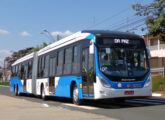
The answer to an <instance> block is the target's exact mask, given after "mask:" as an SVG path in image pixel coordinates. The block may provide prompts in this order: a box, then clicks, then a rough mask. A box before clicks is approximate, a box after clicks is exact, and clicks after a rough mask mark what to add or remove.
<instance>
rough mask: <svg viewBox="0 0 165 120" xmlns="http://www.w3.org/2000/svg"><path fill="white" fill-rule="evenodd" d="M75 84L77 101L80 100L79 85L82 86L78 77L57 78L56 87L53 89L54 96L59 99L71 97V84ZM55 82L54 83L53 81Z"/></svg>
mask: <svg viewBox="0 0 165 120" xmlns="http://www.w3.org/2000/svg"><path fill="white" fill-rule="evenodd" d="M73 81H74V82H75V83H76V85H77V88H78V90H79V99H82V98H83V96H82V89H81V88H80V84H82V77H79V76H62V77H60V78H59V81H58V85H57V86H56V88H55V96H59V97H68V98H70V97H71V92H70V90H71V83H72V82H73ZM55 82H56V81H55Z"/></svg>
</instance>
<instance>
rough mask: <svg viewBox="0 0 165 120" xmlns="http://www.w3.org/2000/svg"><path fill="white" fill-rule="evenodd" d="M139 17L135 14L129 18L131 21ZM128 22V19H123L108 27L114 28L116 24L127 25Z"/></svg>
mask: <svg viewBox="0 0 165 120" xmlns="http://www.w3.org/2000/svg"><path fill="white" fill-rule="evenodd" d="M137 18H139V16H137V17H135V16H131V19H129V21H133V20H134V19H136V20H137ZM125 24H126V21H123V20H120V21H118V22H115V23H114V24H112V25H110V26H108V28H114V27H116V26H119V27H120V26H121V25H125Z"/></svg>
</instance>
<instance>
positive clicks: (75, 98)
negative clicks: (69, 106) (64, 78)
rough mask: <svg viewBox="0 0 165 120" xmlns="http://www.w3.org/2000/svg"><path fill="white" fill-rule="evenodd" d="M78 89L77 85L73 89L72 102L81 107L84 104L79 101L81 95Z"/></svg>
mask: <svg viewBox="0 0 165 120" xmlns="http://www.w3.org/2000/svg"><path fill="white" fill-rule="evenodd" d="M78 92H79V91H78V88H77V86H76V84H74V85H73V89H72V101H73V103H74V104H76V105H81V104H82V100H80V99H79V96H78V95H79V93H78Z"/></svg>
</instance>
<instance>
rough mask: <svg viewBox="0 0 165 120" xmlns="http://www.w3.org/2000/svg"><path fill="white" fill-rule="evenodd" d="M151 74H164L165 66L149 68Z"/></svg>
mask: <svg viewBox="0 0 165 120" xmlns="http://www.w3.org/2000/svg"><path fill="white" fill-rule="evenodd" d="M151 75H152V76H156V75H162V76H165V67H162V68H151Z"/></svg>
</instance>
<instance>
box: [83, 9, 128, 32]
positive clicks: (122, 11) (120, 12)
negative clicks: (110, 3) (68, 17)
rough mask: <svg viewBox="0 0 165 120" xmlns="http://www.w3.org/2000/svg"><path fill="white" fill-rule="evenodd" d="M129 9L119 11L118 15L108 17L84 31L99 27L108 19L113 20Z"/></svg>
mask: <svg viewBox="0 0 165 120" xmlns="http://www.w3.org/2000/svg"><path fill="white" fill-rule="evenodd" d="M129 9H130V7H128V8H126V9H124V10H121V11H119V12H118V13H116V14H114V15H112V16H110V17H107V18H105V19H104V20H102V21H100V22H98V23H96V24H94V25H91V26H89V27H87V28H86V29H90V28H93V27H96V26H98V25H100V24H102V23H104V22H106V21H107V20H109V19H113V18H115V17H116V16H119V15H120V14H122V13H124V12H126V11H127V10H129Z"/></svg>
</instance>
